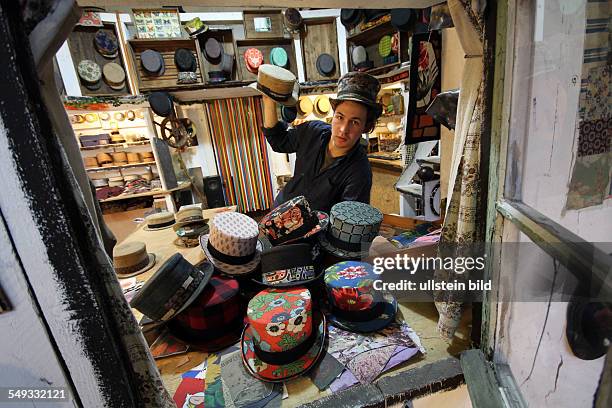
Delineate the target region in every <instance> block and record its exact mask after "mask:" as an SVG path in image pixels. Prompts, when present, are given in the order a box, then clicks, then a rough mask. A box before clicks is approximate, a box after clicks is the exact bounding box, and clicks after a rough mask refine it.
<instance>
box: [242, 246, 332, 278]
mask: <svg viewBox="0 0 612 408" xmlns="http://www.w3.org/2000/svg"><path fill="white" fill-rule="evenodd" d="M315 255H316V254H314V253H313V247H312V245H310V244H307V243H299V244H287V245H280V246H276V247H272V248H270V249H265V250H264V251H263V252H262V253H261V276H260V277H257V278H253V279H254V280H255V281H256V282H257V283H259V284H262V285H265V286H269V287H289V286H300V285H307V284H309V283H312V282H315V281H316V280H318V278H319V277H320V276H322V274H323V271H322V268H319V267H317V266H316V265H315Z"/></svg>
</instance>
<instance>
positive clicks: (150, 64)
mask: <svg viewBox="0 0 612 408" xmlns="http://www.w3.org/2000/svg"><path fill="white" fill-rule="evenodd" d="M140 65H142V68H143V69H144V70H145V73H147V74H149V75H154V76H160V75H163V73H164V72H165V71H166V66H165V64H164V58H163V57H162V55H161V54H160V53H159V52H157V51H155V50H151V49H147V50H144V51H143V52H142V53H141V54H140Z"/></svg>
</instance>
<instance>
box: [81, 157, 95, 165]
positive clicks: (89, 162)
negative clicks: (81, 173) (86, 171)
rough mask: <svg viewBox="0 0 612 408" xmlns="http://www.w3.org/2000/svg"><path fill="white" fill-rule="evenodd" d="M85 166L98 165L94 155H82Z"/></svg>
mask: <svg viewBox="0 0 612 408" xmlns="http://www.w3.org/2000/svg"><path fill="white" fill-rule="evenodd" d="M83 162H84V163H85V167H98V160H97V159H96V158H95V157H84V158H83Z"/></svg>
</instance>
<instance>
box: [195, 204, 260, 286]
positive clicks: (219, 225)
mask: <svg viewBox="0 0 612 408" xmlns="http://www.w3.org/2000/svg"><path fill="white" fill-rule="evenodd" d="M209 224H210V233H209V234H204V235H201V236H200V246H201V247H202V250H203V251H204V253H205V254H206V258H207V259H208V260H209V261H210V262H211V263H212V264H213V265H214V266H215V268H216V269H217V270H219V271H220V272H222V273H224V274H226V275H230V276H237V275H245V274H248V273H251V272H253V271H254V270H255V269H256V268H257V267H258V266H259V260H260V258H261V243H260V242H259V241H258V239H257V235H258V234H259V230H258V228H257V222H255V220H253V219H252V218H250V217H249V216H247V215H244V214H240V213H236V212H225V213H220V214H217V215H216V216H215V217H214V218H213V219H212V220H210V222H209Z"/></svg>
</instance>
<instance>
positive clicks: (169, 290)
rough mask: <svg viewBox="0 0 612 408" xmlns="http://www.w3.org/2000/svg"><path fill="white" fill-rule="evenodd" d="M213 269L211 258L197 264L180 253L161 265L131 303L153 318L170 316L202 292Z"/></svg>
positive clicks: (180, 310) (168, 317)
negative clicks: (190, 261)
mask: <svg viewBox="0 0 612 408" xmlns="http://www.w3.org/2000/svg"><path fill="white" fill-rule="evenodd" d="M213 270H214V269H213V267H212V265H211V264H210V263H208V262H205V263H203V264H200V265H198V266H197V267H195V266H193V265H192V264H190V263H189V262H187V260H185V258H183V255H181V254H179V253H176V254H174V255H172V256H171V257H170V258H168V260H166V262H164V263H163V264H162V265H161V266H160V267H159V269H158V270H157V271H156V272H155V274H154V275H153V276H152V277H151V278H150V279H149V280H148V281H147V283H145V284H144V286H143V287H142V288H141V289H140V290H139V291H138V292H137V293H136V295H135V296H134V298H133V299H132V301H131V302H130V305H131V306H132V307H133V308H135V309H138V310H139V311H140V312H142V314H144V315H145V316H147V317H149V318H151V319H152V320H156V321H157V320H162V321H167V320H170V319H172V318H173V317H174V316H175V315H177V314H179V313H181V312H182V311H183V310H185V309H186V308H187V306H189V305H190V304H191V303H192V302H193V301H194V300H195V299H196V298H197V297H198V295H199V294H200V293H202V291H203V290H204V288H205V287H206V284H207V283H208V281H209V280H210V278H211V276H212V274H213Z"/></svg>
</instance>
